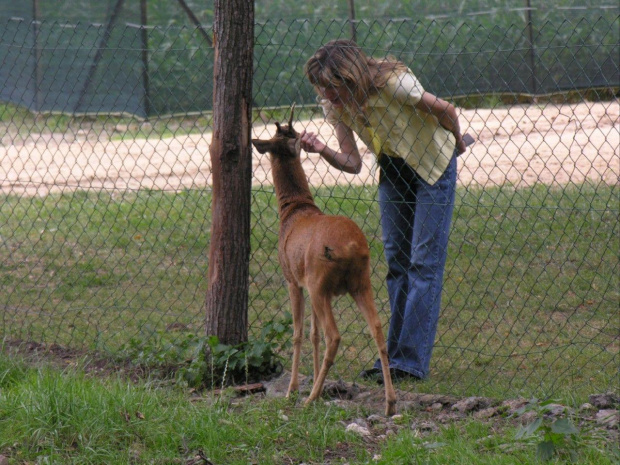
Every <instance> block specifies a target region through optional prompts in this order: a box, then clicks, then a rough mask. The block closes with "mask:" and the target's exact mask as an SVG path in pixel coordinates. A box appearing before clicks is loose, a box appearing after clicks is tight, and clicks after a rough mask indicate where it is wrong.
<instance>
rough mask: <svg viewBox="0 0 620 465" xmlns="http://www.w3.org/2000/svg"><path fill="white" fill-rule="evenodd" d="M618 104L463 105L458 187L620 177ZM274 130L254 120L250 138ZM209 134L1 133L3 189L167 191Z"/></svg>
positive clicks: (329, 135)
mask: <svg viewBox="0 0 620 465" xmlns="http://www.w3.org/2000/svg"><path fill="white" fill-rule="evenodd" d="M619 110H620V105H619V102H618V101H617V100H615V101H610V102H602V103H591V102H584V103H580V104H573V105H555V104H545V105H540V106H538V105H524V106H512V107H510V108H502V109H495V110H486V109H479V110H463V111H461V127H462V130H463V132H469V133H470V134H472V135H474V136H475V137H476V139H477V142H476V143H475V144H474V145H473V146H472V147H471V148H470V149H468V151H467V152H466V153H465V154H463V155H462V156H461V157H460V158H459V177H458V179H459V183H460V184H462V185H480V186H494V185H500V184H504V183H510V184H512V185H514V186H527V185H531V184H534V183H537V182H542V183H546V184H566V183H571V182H572V183H582V182H583V181H585V180H592V181H594V182H601V181H602V182H605V183H609V184H617V183H618V182H619V181H620V154H619V147H620V115H619ZM295 128H296V129H297V130H298V131H299V130H301V129H302V128H306V129H307V130H309V131H313V132H318V133H320V134H321V135H322V137H323V138H324V140H325V141H326V142H327V143H328V144H329V145H330V146H332V147H334V148H335V147H336V140H335V138H334V136H333V132H332V128H331V127H330V126H329V125H328V124H326V123H324V122H323V120H322V119H320V120H318V119H317V120H312V121H298V122H296V123H295ZM274 129H275V126H274V125H273V124H268V125H267V126H265V125H263V124H255V125H254V128H253V131H254V134H253V137H258V138H266V137H269V134H271V133H272V132H273V130H274ZM210 140H211V134H210V133H204V134H197V135H188V136H180V137H173V138H166V139H139V140H132V141H120V140H111V139H110V138H107V137H101V136H98V137H97V136H96V135H94V134H92V133H90V132H89V131H84V130H82V131H78V132H77V133H71V134H66V133H52V134H49V133H48V134H31V135H30V136H29V137H27V138H26V139H24V140H20V141H19V142H16V141H15V140H9V141H8V143H7V138H6V137H4V138H2V145H1V146H0V191H1V192H2V193H5V194H8V193H10V194H18V195H47V194H48V193H51V192H59V191H67V190H76V189H95V190H98V189H113V190H127V189H129V190H134V189H145V188H147V189H165V190H170V191H177V190H182V189H186V188H196V187H203V186H205V185H209V184H210V182H211V179H210V178H211V169H210V157H209V143H210ZM359 145H360V149H361V150H362V153H363V156H364V162H365V166H364V168H363V170H362V172H361V173H360V174H359V175H349V174H344V173H341V172H339V171H337V170H335V169H333V168H330V167H329V166H328V165H327V164H326V163H325V162H324V161H323V160H321V159H320V158H319V157H318V155H316V154H306V153H302V160H303V165H304V168H305V170H306V173H307V175H308V177H309V179H310V182H311V184H312V185H315V186H319V185H321V184H323V185H333V184H336V183H355V184H363V183H375V182H376V179H377V176H376V164H375V162H374V156H373V155H372V154H371V153H370V152H368V151H367V150H366V147H365V146H364V145H363V144H362V143H361V142H360V144H359ZM253 171H254V175H253V183H254V184H255V185H260V184H264V183H270V182H271V180H270V179H271V178H270V166H269V160H268V158H267V156H263V155H260V154H258V153H257V152H255V153H254V154H253Z"/></svg>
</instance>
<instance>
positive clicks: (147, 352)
mask: <svg viewBox="0 0 620 465" xmlns="http://www.w3.org/2000/svg"><path fill="white" fill-rule="evenodd" d="M291 324H292V318H291V315H290V313H288V312H286V313H285V314H284V316H283V317H282V318H280V319H277V320H274V321H271V322H268V323H266V324H265V325H264V326H263V328H262V330H261V332H260V334H259V335H258V336H257V337H256V338H251V339H250V340H248V341H245V342H242V343H240V344H236V345H229V344H222V343H220V341H219V339H218V337H217V336H198V335H196V334H193V333H182V334H174V335H171V333H170V332H168V331H166V332H156V331H150V332H148V331H147V332H144V331H143V334H142V337H138V338H132V339H131V340H130V341H129V342H128V343H127V344H126V345H125V346H124V347H123V349H122V350H121V352H120V357H121V358H128V359H130V360H131V361H132V363H134V364H136V365H140V366H143V367H145V368H147V369H150V370H154V371H155V372H156V373H157V374H158V375H159V376H163V377H166V378H175V379H176V381H177V382H179V383H181V384H183V385H187V386H190V387H195V388H214V387H219V386H226V385H230V384H237V383H243V382H245V383H248V382H251V381H258V380H264V379H268V378H270V377H272V376H274V375H277V374H280V373H281V372H282V363H281V356H280V355H279V354H280V353H282V352H284V351H285V350H286V349H287V348H288V347H289V345H290V332H291Z"/></svg>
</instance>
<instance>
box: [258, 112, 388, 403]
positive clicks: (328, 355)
mask: <svg viewBox="0 0 620 465" xmlns="http://www.w3.org/2000/svg"><path fill="white" fill-rule="evenodd" d="M294 107H295V106H294V105H293V108H292V109H291V117H290V120H289V123H288V126H286V125H280V123H276V127H277V132H276V135H275V137H273V138H272V139H270V140H259V139H253V140H252V144H254V147H256V149H257V150H258V151H259V152H260V153H265V152H269V153H270V155H271V156H270V159H271V168H272V174H273V183H274V186H275V190H276V197H277V199H278V209H279V215H280V233H279V239H278V258H279V261H280V266H281V267H282V271H283V273H284V277H285V278H286V281H287V282H288V289H289V295H290V298H291V306H292V313H293V366H292V368H291V381H290V383H289V387H288V392H287V397H289V396H290V395H291V394H292V393H293V392H296V391H297V390H298V388H299V377H298V374H299V358H300V352H301V343H302V339H303V322H304V296H303V288H306V289H307V290H308V293H309V295H310V302H311V305H312V315H311V319H310V321H311V329H310V338H311V340H312V344H313V360H314V384H313V386H312V391H311V393H310V396H309V397H308V399H307V400H306V404H308V403H309V402H312V401H314V400H316V399H317V398H318V397H319V396H320V395H321V392H322V390H323V384H324V382H325V377H326V376H327V372H328V371H329V369H330V367H331V366H332V365H333V363H334V358H335V356H336V352H337V351H338V345H339V343H340V333H339V332H338V328H337V326H336V320H335V319H334V314H333V311H332V306H331V301H332V298H333V297H335V296H338V295H343V294H346V293H348V294H350V295H351V297H353V300H354V301H355V303H356V304H357V306H358V307H359V309H360V311H361V312H362V314H363V315H364V317H365V318H366V321H367V323H368V326H369V327H370V332H371V333H372V336H373V338H374V339H375V342H376V344H377V348H378V350H379V357H380V359H381V365H382V372H383V380H384V386H385V414H386V415H394V413H395V412H396V393H395V392H394V387H393V386H392V378H391V376H390V370H389V366H388V357H387V349H386V344H385V338H384V336H383V329H382V326H381V321H380V320H379V316H378V315H377V309H376V307H375V304H374V299H373V294H372V286H371V283H370V252H369V249H368V243H367V242H366V237H365V236H364V234H363V233H362V231H361V229H360V228H359V227H358V226H357V225H356V224H355V223H354V222H353V221H352V220H351V219H350V218H346V217H344V216H333V215H325V214H324V213H323V212H321V210H319V208H318V207H317V206H316V204H315V203H314V200H313V198H312V194H311V192H310V188H309V186H308V180H307V179H306V175H305V173H304V170H303V168H302V166H301V160H300V157H299V154H300V151H301V140H300V138H299V134H298V133H297V132H296V131H295V129H293V113H294ZM319 328H320V329H322V330H323V334H324V336H325V346H326V347H325V356H324V358H323V364H322V365H321V367H320V369H319V343H320V337H319Z"/></svg>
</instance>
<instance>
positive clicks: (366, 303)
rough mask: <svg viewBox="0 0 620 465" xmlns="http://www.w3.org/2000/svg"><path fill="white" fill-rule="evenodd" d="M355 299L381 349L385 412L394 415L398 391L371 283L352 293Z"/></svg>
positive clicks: (378, 347) (379, 349)
mask: <svg viewBox="0 0 620 465" xmlns="http://www.w3.org/2000/svg"><path fill="white" fill-rule="evenodd" d="M352 297H353V300H355V303H356V304H357V306H358V307H359V309H360V310H361V312H362V314H363V315H364V318H365V319H366V322H367V323H368V327H369V329H370V333H371V334H372V337H373V339H374V340H375V344H376V345H377V350H378V351H379V359H380V360H381V371H382V373H383V385H384V386H385V414H386V415H387V416H392V415H394V414H395V413H396V392H395V391H394V386H393V385H392V376H391V375H390V365H389V361H388V354H387V345H386V343H385V336H384V335H383V326H382V325H381V320H380V319H379V315H378V314H377V307H376V306H375V301H374V298H373V295H372V288H371V287H370V283H369V285H368V286H366V288H365V289H363V290H361V291H360V292H358V293H356V294H352Z"/></svg>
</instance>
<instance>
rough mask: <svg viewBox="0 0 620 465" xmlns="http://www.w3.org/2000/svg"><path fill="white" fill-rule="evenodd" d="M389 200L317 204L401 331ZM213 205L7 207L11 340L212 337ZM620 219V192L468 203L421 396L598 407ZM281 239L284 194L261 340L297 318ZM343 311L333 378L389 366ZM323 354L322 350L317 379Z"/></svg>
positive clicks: (151, 201)
mask: <svg viewBox="0 0 620 465" xmlns="http://www.w3.org/2000/svg"><path fill="white" fill-rule="evenodd" d="M375 189H376V188H375V187H372V186H364V187H357V186H339V187H333V188H322V189H318V190H317V191H316V195H315V198H316V202H317V204H318V205H319V206H320V207H321V208H322V209H324V211H326V212H328V213H332V214H343V215H347V216H350V217H352V218H353V219H354V220H355V221H356V222H357V223H358V224H359V225H360V227H361V228H362V229H363V230H364V233H365V234H366V236H367V238H368V240H369V243H370V247H371V254H372V267H373V274H372V278H373V286H374V289H375V294H376V303H377V306H378V309H379V312H380V316H381V318H382V319H383V321H384V322H385V323H387V321H388V318H389V304H388V299H387V291H386V288H385V284H384V277H385V274H386V267H385V263H384V260H383V248H382V243H381V234H380V228H379V213H378V207H377V203H376V201H375V197H376V192H375ZM210 207H211V193H210V192H209V191H207V190H187V191H183V192H179V193H166V192H161V191H146V190H145V191H137V192H122V193H119V192H113V193H106V192H99V193H94V192H88V193H87V192H74V193H69V194H62V195H60V194H55V195H49V196H47V197H14V196H8V197H4V198H3V199H2V200H1V202H0V305H1V306H2V309H3V317H2V334H3V336H4V337H10V338H13V339H21V340H26V341H35V342H54V343H57V344H60V345H63V346H68V347H76V348H80V349H86V350H100V351H104V352H107V353H110V354H112V355H115V354H118V353H119V352H120V351H121V350H122V349H123V348H124V347H126V344H127V343H128V341H130V340H132V339H133V340H138V341H139V340H143V341H152V340H153V338H157V337H160V335H161V334H166V337H167V338H169V339H171V340H172V341H173V342H174V339H175V337H176V335H177V334H178V337H179V340H183V338H184V337H186V335H187V334H197V335H202V324H203V321H204V308H203V305H204V296H205V292H206V273H207V268H208V262H207V257H208V244H209V234H210V228H211V219H210V215H211V212H210ZM618 211H619V207H618V188H617V186H606V185H590V184H584V185H580V186H567V187H566V188H563V189H560V188H554V187H547V186H536V187H533V188H525V189H514V188H510V187H502V188H499V187H498V188H494V189H485V190H478V189H459V191H458V194H457V204H456V209H455V214H454V221H453V228H452V233H451V243H450V250H449V258H448V264H447V267H446V277H445V290H444V295H443V301H442V307H443V310H442V312H443V313H442V317H441V319H440V327H439V330H438V335H437V340H436V349H435V353H434V358H433V366H432V374H431V378H430V379H429V380H428V381H425V382H423V383H419V384H417V385H416V386H415V389H418V390H422V391H424V390H432V391H434V392H437V391H442V392H450V393H454V394H462V395H473V394H476V395H487V396H492V397H493V396H498V397H502V396H503V395H505V394H508V393H510V395H515V394H522V395H525V396H528V397H530V396H533V395H537V396H538V397H544V396H545V395H548V394H550V393H554V395H556V396H559V397H563V398H581V399H583V398H585V397H586V396H587V395H589V394H591V393H593V392H600V391H603V390H606V389H608V388H611V387H613V386H615V385H616V384H615V380H617V369H616V368H617V365H618V352H619V345H618V339H617V334H618V331H619V330H620V329H619V327H618V319H617V309H618V305H619V301H620V297H619V290H618V286H617V275H618V269H619V266H618V265H619V264H618V262H619V258H618V257H619V256H620V250H619V247H618V241H617V240H615V239H614V238H617V237H618V233H619V231H618V224H619V223H618ZM277 232H278V217H277V209H276V201H275V197H274V193H273V190H270V189H266V190H263V189H258V190H255V191H254V192H253V203H252V236H251V246H252V252H251V259H250V337H256V336H258V335H259V334H260V332H261V328H263V327H264V326H265V325H266V324H267V323H269V322H272V321H275V320H277V319H279V318H281V317H282V316H283V315H284V314H285V312H286V311H289V308H290V305H289V301H288V292H287V289H286V284H285V282H284V279H283V277H282V275H281V273H280V270H279V266H278V263H277ZM335 313H336V318H337V321H338V324H339V327H340V330H341V333H342V334H343V342H342V344H341V350H340V352H339V355H338V358H337V360H336V365H335V366H334V367H333V369H332V376H334V377H337V376H342V377H344V378H345V379H352V378H353V377H354V376H355V374H356V373H358V372H359V371H360V370H361V369H363V368H365V367H368V366H369V365H370V364H371V363H373V362H374V360H375V358H376V351H375V347H374V343H373V341H372V338H371V337H370V335H369V334H368V330H367V328H366V325H365V323H364V322H363V319H361V318H359V315H358V312H357V310H356V309H355V308H354V307H353V305H352V302H351V299H349V298H348V297H342V298H340V299H338V300H337V301H336V303H335ZM306 326H307V328H308V327H309V323H308V324H307V325H306ZM156 345H157V344H155V346H156ZM310 353H311V351H310V345H309V342H308V341H306V343H305V345H304V361H303V367H302V371H303V372H305V373H307V374H309V372H310V370H311V368H310V367H311V361H310V358H311V357H310ZM282 355H283V357H284V359H285V360H288V359H289V355H290V354H288V353H284V354H282Z"/></svg>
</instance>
